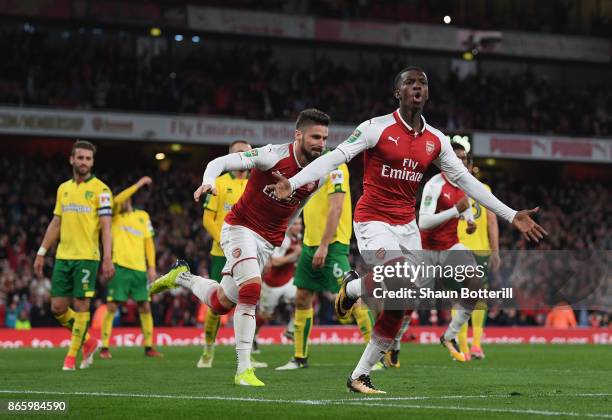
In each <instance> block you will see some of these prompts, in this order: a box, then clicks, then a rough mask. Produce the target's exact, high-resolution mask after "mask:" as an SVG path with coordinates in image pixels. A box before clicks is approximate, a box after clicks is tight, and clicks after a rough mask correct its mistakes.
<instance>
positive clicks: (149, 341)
mask: <svg viewBox="0 0 612 420" xmlns="http://www.w3.org/2000/svg"><path fill="white" fill-rule="evenodd" d="M140 327H141V328H142V336H143V338H144V340H143V344H144V346H145V347H153V315H151V312H147V313H145V312H141V313H140Z"/></svg>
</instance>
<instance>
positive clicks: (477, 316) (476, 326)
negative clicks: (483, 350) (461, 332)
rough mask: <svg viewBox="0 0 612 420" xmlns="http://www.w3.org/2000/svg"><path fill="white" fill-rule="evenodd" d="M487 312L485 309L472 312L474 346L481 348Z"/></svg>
mask: <svg viewBox="0 0 612 420" xmlns="http://www.w3.org/2000/svg"><path fill="white" fill-rule="evenodd" d="M486 314H487V311H486V310H484V309H475V310H474V312H472V334H473V338H472V345H473V346H477V347H480V338H481V337H482V332H483V329H484V323H485V318H486V316H487V315H486Z"/></svg>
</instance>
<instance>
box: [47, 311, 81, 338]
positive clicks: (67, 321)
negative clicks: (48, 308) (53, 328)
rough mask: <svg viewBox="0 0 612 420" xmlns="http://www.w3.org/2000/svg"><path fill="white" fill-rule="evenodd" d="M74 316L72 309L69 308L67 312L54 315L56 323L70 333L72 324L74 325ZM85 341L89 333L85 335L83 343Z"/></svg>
mask: <svg viewBox="0 0 612 420" xmlns="http://www.w3.org/2000/svg"><path fill="white" fill-rule="evenodd" d="M74 314H76V312H74V311H73V310H72V308H70V307H69V308H68V310H67V311H66V312H64V313H63V314H61V315H56V316H55V319H57V322H59V323H60V325H61V326H62V327H64V328H67V329H68V330H69V331H72V324H74ZM87 340H89V333H87V335H86V336H85V341H87Z"/></svg>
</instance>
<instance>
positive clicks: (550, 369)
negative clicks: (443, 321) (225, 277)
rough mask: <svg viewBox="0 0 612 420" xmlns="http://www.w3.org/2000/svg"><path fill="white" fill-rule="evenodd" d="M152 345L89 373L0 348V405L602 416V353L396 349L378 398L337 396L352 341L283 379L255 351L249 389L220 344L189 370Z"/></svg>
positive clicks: (275, 357)
mask: <svg viewBox="0 0 612 420" xmlns="http://www.w3.org/2000/svg"><path fill="white" fill-rule="evenodd" d="M160 350H162V351H164V352H165V354H166V357H165V358H163V359H145V358H144V356H143V353H142V349H140V348H127V349H113V359H112V360H99V359H96V361H95V363H94V365H93V366H92V368H91V369H89V370H83V371H76V372H62V371H61V370H60V368H61V364H62V361H63V357H64V355H65V350H64V349H19V350H1V351H0V390H1V392H2V393H1V394H0V399H8V398H20V399H35V400H67V401H68V402H69V412H68V415H69V417H71V418H79V419H88V420H89V419H94V418H137V417H138V418H181V419H182V418H195V417H198V418H207V419H222V418H232V419H245V420H246V419H254V418H257V419H258V418H262V419H263V418H265V419H267V420H283V419H304V418H335V419H342V418H350V419H364V418H375V419H381V420H387V419H391V418H408V417H412V418H419V419H421V418H436V419H440V418H452V419H465V418H469V419H497V418H516V417H525V416H529V417H530V418H550V417H551V416H552V417H560V418H570V417H571V418H580V417H585V416H591V417H593V416H594V417H608V418H612V353H611V349H610V347H609V346H586V345H584V346H571V345H558V346H553V345H549V346H544V345H542V346H527V345H523V346H513V345H490V346H487V347H486V348H485V350H486V351H487V359H485V360H483V361H473V362H471V363H469V364H459V363H456V362H452V361H451V360H450V358H449V356H448V355H447V353H446V352H445V350H443V349H442V348H441V347H439V346H429V345H409V344H408V345H404V347H403V350H402V354H401V362H402V367H401V368H400V369H389V370H386V371H381V372H375V373H374V374H373V381H374V383H375V385H377V386H378V387H380V388H382V389H384V390H386V391H387V392H388V393H387V394H386V395H383V396H376V397H366V396H360V395H356V394H348V393H347V392H346V388H345V381H346V377H347V376H348V374H349V373H350V371H351V370H352V368H353V367H354V365H355V363H356V362H357V360H358V358H359V356H360V354H361V346H356V345H351V346H349V345H344V346H339V345H335V346H334V345H326V346H312V347H311V357H310V362H311V367H310V368H309V369H305V370H300V371H289V372H276V371H274V370H273V367H276V366H278V365H280V364H283V363H285V362H286V361H287V360H288V359H289V357H290V355H291V352H292V349H291V348H290V347H289V346H263V348H262V354H261V355H259V359H261V360H262V361H266V362H268V363H269V364H270V365H271V367H272V368H268V369H258V371H257V374H258V376H259V378H260V379H261V380H263V381H264V382H265V383H266V387H265V388H260V389H252V388H246V387H236V386H234V385H233V376H234V369H235V364H234V363H235V362H234V357H235V356H234V351H233V349H232V348H231V347H219V348H217V354H216V360H215V367H214V368H212V369H196V368H195V364H196V361H197V359H198V357H199V354H200V349H199V348H196V347H172V348H164V349H160ZM6 391H9V392H6ZM26 391H38V392H40V394H28V393H26ZM54 392H64V393H66V394H65V395H58V394H54ZM79 392H81V393H85V394H81V395H78V394H76V393H79ZM95 393H98V394H97V395H96V394H95ZM109 394H113V395H109ZM594 394H597V395H594ZM189 397H194V398H189ZM231 398H234V400H231ZM322 400H326V401H322ZM530 410H533V411H530ZM5 414H6V413H0V417H2V416H3V415H5ZM39 416H40V415H32V416H31V417H39ZM4 417H7V416H6V415H5V416H4ZM10 417H11V418H17V417H18V418H25V417H28V416H26V415H23V414H20V415H13V416H10ZM62 417H63V416H62Z"/></svg>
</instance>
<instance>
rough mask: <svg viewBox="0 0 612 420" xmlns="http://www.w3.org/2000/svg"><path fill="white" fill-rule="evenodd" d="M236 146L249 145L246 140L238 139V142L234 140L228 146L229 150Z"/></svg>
mask: <svg viewBox="0 0 612 420" xmlns="http://www.w3.org/2000/svg"><path fill="white" fill-rule="evenodd" d="M237 144H246V145H247V146H250V145H251V144H250V143H249V142H248V141H246V140H242V139H238V140H234V141H233V142H231V143H230V145H229V150H232V147H234V146H235V145H237Z"/></svg>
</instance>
